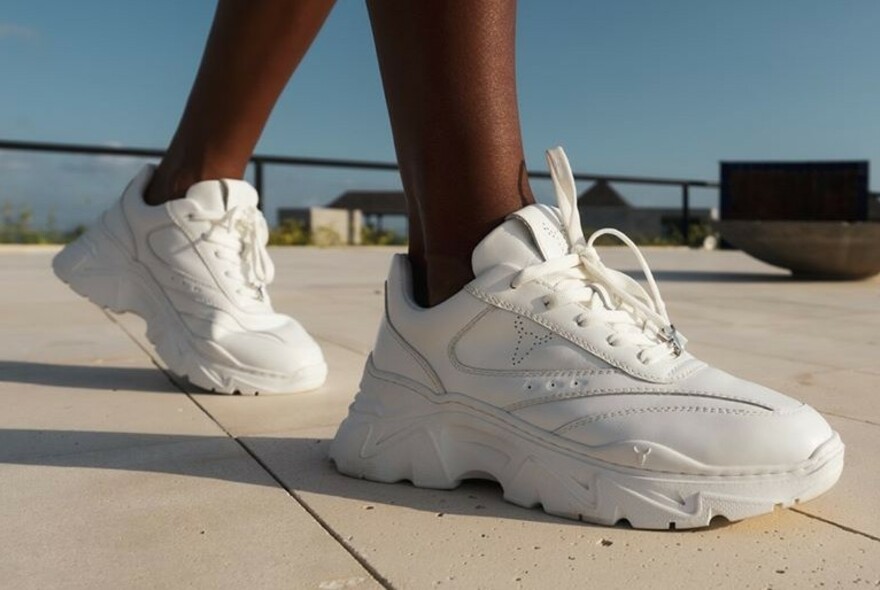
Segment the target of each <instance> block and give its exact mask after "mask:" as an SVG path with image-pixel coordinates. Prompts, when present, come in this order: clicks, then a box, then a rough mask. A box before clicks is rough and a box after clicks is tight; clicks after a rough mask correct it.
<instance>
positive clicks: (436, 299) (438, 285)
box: [416, 254, 474, 307]
mask: <svg viewBox="0 0 880 590" xmlns="http://www.w3.org/2000/svg"><path fill="white" fill-rule="evenodd" d="M426 259H427V262H428V265H427V269H426V272H425V274H424V276H425V285H424V289H421V290H419V289H416V293H419V292H421V293H422V294H423V300H422V301H419V302H418V303H419V305H422V306H424V307H433V306H435V305H439V304H441V303H443V302H444V301H446V300H447V299H449V298H450V297H452V296H453V295H455V294H456V293H458V292H459V291H461V289H462V288H463V287H464V286H465V285H467V284H468V283H469V282H471V281H472V280H473V278H474V272H473V270H472V268H471V261H470V254H468V255H467V256H447V255H435V256H427V257H426Z"/></svg>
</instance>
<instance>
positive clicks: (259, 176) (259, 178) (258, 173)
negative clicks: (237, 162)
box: [254, 158, 263, 211]
mask: <svg viewBox="0 0 880 590" xmlns="http://www.w3.org/2000/svg"><path fill="white" fill-rule="evenodd" d="M254 188H255V189H257V199H258V200H257V207H258V208H259V209H260V210H261V211H262V209H263V161H262V160H260V159H258V158H254Z"/></svg>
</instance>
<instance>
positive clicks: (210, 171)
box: [144, 157, 243, 205]
mask: <svg viewBox="0 0 880 590" xmlns="http://www.w3.org/2000/svg"><path fill="white" fill-rule="evenodd" d="M242 176H243V173H242V168H241V167H238V166H232V165H218V164H211V165H192V164H188V165H181V164H176V163H175V161H174V159H173V158H169V157H166V158H165V159H163V160H162V162H161V163H160V164H159V166H158V167H157V168H156V171H155V173H154V174H153V178H152V180H151V181H150V184H149V185H148V186H147V189H146V191H144V201H145V202H146V203H147V204H148V205H161V204H162V203H165V202H167V201H173V200H175V199H182V198H183V197H185V196H186V192H187V191H188V190H189V188H190V187H191V186H192V185H194V184H196V183H197V182H202V181H205V180H217V179H221V178H241V177H242Z"/></svg>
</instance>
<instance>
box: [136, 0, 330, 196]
mask: <svg viewBox="0 0 880 590" xmlns="http://www.w3.org/2000/svg"><path fill="white" fill-rule="evenodd" d="M333 3H334V0H260V1H259V2H245V1H242V0H220V2H219V4H218V6H217V12H216V14H215V16H214V24H213V26H212V28H211V34H210V36H209V38H208V43H207V46H206V47H205V53H204V56H203V57H202V63H201V66H200V67H199V73H198V76H197V77H196V81H195V84H194V85H193V88H192V91H191V93H190V96H189V100H188V102H187V105H186V110H185V111H184V113H183V117H182V118H181V121H180V124H179V125H178V128H177V132H176V133H175V135H174V139H173V140H172V141H171V145H170V146H169V148H168V152H167V153H166V155H165V158H164V159H163V160H162V163H161V164H160V165H159V168H158V170H157V171H156V174H155V176H154V177H153V181H152V183H151V185H150V187H149V189H148V190H147V195H146V200H147V202H148V203H150V204H154V205H155V204H159V203H162V202H164V201H166V200H168V199H173V198H179V197H182V196H183V195H184V193H185V192H186V190H187V189H188V188H189V187H190V186H191V185H193V184H195V183H196V182H199V181H201V180H209V179H216V178H241V177H242V176H243V175H244V171H245V168H246V167H247V163H248V159H249V158H250V156H251V154H252V153H253V150H254V147H255V146H256V144H257V140H258V139H259V137H260V133H261V132H262V131H263V127H264V126H265V124H266V121H267V119H268V118H269V114H270V113H271V111H272V107H273V106H274V105H275V102H276V101H277V99H278V96H279V95H280V94H281V91H282V90H283V89H284V86H285V85H286V84H287V81H288V80H289V79H290V76H291V75H292V74H293V71H294V69H296V66H297V65H298V64H299V62H300V60H301V59H302V57H303V55H305V53H306V51H307V50H308V48H309V46H310V45H311V44H312V40H313V39H314V38H315V35H316V34H317V33H318V31H319V30H320V28H321V25H322V24H323V23H324V20H325V19H326V17H327V15H328V14H329V12H330V9H331V8H332V7H333Z"/></svg>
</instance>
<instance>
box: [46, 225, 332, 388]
mask: <svg viewBox="0 0 880 590" xmlns="http://www.w3.org/2000/svg"><path fill="white" fill-rule="evenodd" d="M52 268H53V270H54V271H55V274H56V275H57V276H58V278H59V279H61V280H62V281H64V282H65V283H67V284H68V285H69V286H70V288H71V289H73V290H74V291H75V292H76V293H78V294H79V295H82V296H83V297H86V298H87V299H88V300H89V301H91V302H92V303H94V304H95V305H98V306H99V307H101V308H104V309H109V310H110V311H113V312H115V313H123V312H131V313H134V314H135V315H138V316H140V317H141V318H143V319H144V320H145V321H146V322H147V338H148V339H149V340H150V342H151V343H152V344H153V346H154V347H155V349H156V353H157V354H158V355H159V358H161V359H162V362H164V363H165V365H166V366H167V367H168V368H169V369H171V371H173V372H174V373H175V374H177V375H179V376H181V377H185V378H187V379H188V380H189V381H190V382H191V383H193V384H195V385H197V386H199V387H201V388H203V389H206V390H209V391H213V392H217V393H241V394H249V395H259V394H260V393H269V394H271V393H298V392H301V391H307V390H310V389H315V388H316V387H320V385H321V384H322V383H323V382H324V380H325V378H326V376H327V365H326V363H320V364H315V365H310V366H307V367H303V368H302V369H299V370H297V371H295V372H294V373H292V374H278V373H270V372H266V371H265V370H259V369H254V368H251V367H247V366H242V365H238V366H233V365H229V364H223V363H218V362H217V361H216V360H214V359H212V358H211V357H210V356H208V355H207V354H205V353H204V352H202V350H201V349H202V348H209V347H211V346H212V345H211V343H210V342H208V341H205V340H197V339H196V338H194V337H193V336H192V334H191V333H190V332H189V330H187V328H186V326H185V325H184V323H183V320H182V319H181V318H180V316H179V315H178V313H177V311H176V310H175V309H174V307H173V306H172V305H171V303H170V301H168V298H167V297H166V296H165V294H164V293H163V292H162V289H161V288H160V287H159V285H158V283H157V282H156V280H155V279H154V278H153V276H152V275H151V274H150V272H149V271H148V270H147V268H146V267H145V266H144V265H143V264H141V263H140V262H138V261H136V260H133V259H132V258H131V257H130V256H129V255H128V254H127V252H126V251H125V249H124V248H122V247H121V246H120V245H119V244H117V243H116V241H115V240H114V239H113V237H112V236H110V235H108V233H107V231H106V230H104V229H103V224H102V222H101V221H98V222H97V223H96V224H95V225H94V226H93V227H91V228H90V229H89V230H88V231H87V232H86V233H85V234H83V235H82V236H80V237H79V238H77V239H76V240H75V241H74V242H72V243H70V244H68V245H67V246H65V247H64V249H63V250H62V251H61V252H60V253H59V254H58V255H57V256H56V257H55V259H54V260H53V261H52Z"/></svg>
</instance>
